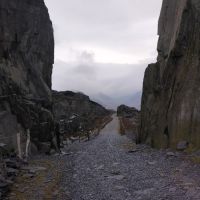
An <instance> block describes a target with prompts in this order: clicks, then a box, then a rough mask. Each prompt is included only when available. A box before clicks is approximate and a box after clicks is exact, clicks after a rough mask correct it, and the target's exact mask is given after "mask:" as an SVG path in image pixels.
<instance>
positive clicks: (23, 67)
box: [0, 0, 54, 146]
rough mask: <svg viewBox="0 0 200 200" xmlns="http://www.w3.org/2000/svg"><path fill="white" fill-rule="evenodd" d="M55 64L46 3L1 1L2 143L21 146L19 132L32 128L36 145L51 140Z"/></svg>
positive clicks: (0, 99)
mask: <svg viewBox="0 0 200 200" xmlns="http://www.w3.org/2000/svg"><path fill="white" fill-rule="evenodd" d="M53 62H54V37H53V28H52V23H51V21H50V18H49V14H48V10H47V8H46V6H45V4H44V1H43V0H34V1H33V0H18V1H16V0H9V1H8V0H1V1H0V140H1V142H3V143H6V144H9V145H10V146H16V141H17V139H16V133H17V132H21V133H26V130H28V129H29V130H30V134H31V140H33V141H35V143H36V144H38V143H39V142H46V141H50V140H51V139H52V135H51V133H50V132H51V131H50V130H51V125H50V124H51V122H52V120H53V117H52V114H51V101H52V97H51V74H52V65H53ZM45 123H46V124H45ZM22 135H23V134H22Z"/></svg>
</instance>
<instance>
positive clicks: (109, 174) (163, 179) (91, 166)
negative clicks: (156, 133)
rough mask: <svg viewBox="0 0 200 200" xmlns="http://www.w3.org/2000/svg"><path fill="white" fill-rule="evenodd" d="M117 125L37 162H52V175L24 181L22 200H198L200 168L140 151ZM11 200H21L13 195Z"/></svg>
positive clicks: (181, 158)
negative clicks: (59, 153) (56, 154)
mask: <svg viewBox="0 0 200 200" xmlns="http://www.w3.org/2000/svg"><path fill="white" fill-rule="evenodd" d="M118 126H119V123H118V118H117V117H116V116H114V117H113V120H112V121H111V122H110V123H109V124H108V125H107V126H106V127H105V128H104V129H103V130H102V131H101V133H100V134H99V136H97V137H96V138H93V139H92V140H90V141H88V142H81V143H74V144H73V145H71V146H69V147H68V148H67V149H65V152H67V153H66V154H63V155H62V156H50V157H40V158H37V162H38V165H41V164H42V163H44V160H46V161H48V163H50V164H48V165H47V166H49V167H50V170H47V172H46V173H44V172H43V173H44V174H43V175H42V176H43V177H42V178H41V176H40V183H41V184H39V183H38V182H37V184H35V185H34V179H36V178H37V177H36V178H33V179H32V180H30V182H31V185H30V184H29V183H28V182H26V190H25V191H21V197H20V198H21V199H20V200H23V199H29V200H32V199H33V200H35V199H37V200H40V199H59V200H62V199H63V200H65V199H66V200H68V199H72V200H134V199H136V200H137V199H142V200H147V199H148V200H154V199H155V200H158V199H163V200H164V199H169V200H173V199H176V200H179V199H180V200H186V199H188V200H189V199H190V200H192V199H200V180H199V179H198V176H197V175H199V174H200V166H199V164H194V163H192V162H191V161H190V160H189V157H188V156H187V155H185V154H183V153H177V152H176V153H172V152H169V151H167V150H160V151H158V150H153V149H151V148H149V147H147V146H144V145H137V146H136V145H135V143H134V142H133V141H132V140H131V139H129V138H127V137H126V136H122V135H120V134H119V133H118V132H119V127H118ZM21 187H23V183H18V188H21ZM15 190H19V189H16V188H15ZM33 191H34V192H33ZM19 193H20V192H19V191H18V193H17V194H19ZM22 197H23V198H22ZM10 199H17V196H16V193H15V192H12V195H10Z"/></svg>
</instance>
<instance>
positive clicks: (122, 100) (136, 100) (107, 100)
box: [93, 91, 142, 110]
mask: <svg viewBox="0 0 200 200" xmlns="http://www.w3.org/2000/svg"><path fill="white" fill-rule="evenodd" d="M141 96H142V91H139V92H136V93H134V94H133V95H125V96H121V97H116V98H113V97H110V96H108V95H105V94H102V93H99V94H98V95H95V96H94V97H93V99H94V101H96V102H99V103H100V104H102V105H103V106H105V107H106V108H111V109H115V110H116V109H117V107H118V106H119V105H121V104H125V105H128V106H130V107H135V108H137V109H139V110H140V106H141Z"/></svg>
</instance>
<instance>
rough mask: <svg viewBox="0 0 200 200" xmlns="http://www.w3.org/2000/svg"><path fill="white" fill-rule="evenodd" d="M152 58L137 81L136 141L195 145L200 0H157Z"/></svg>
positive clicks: (198, 134) (198, 144)
mask: <svg viewBox="0 0 200 200" xmlns="http://www.w3.org/2000/svg"><path fill="white" fill-rule="evenodd" d="M158 34H159V41H158V47H157V50H158V58H157V63H156V64H151V65H149V66H148V68H147V69H146V72H145V77H144V83H143V96H142V107H141V128H140V136H139V140H140V142H146V143H149V144H151V145H152V146H153V147H158V148H160V147H162V148H163V147H164V148H168V147H171V148H177V146H179V144H181V143H184V144H186V145H187V147H189V148H190V149H192V150H195V149H199V148H200V73H199V72H200V71H199V70H200V2H199V1H198V0H173V1H171V0H163V5H162V10H161V14H160V19H159V27H158Z"/></svg>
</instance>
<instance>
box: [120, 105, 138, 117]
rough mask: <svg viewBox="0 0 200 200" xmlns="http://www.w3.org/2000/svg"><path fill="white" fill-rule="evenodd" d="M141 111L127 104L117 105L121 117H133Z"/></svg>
mask: <svg viewBox="0 0 200 200" xmlns="http://www.w3.org/2000/svg"><path fill="white" fill-rule="evenodd" d="M139 113H140V112H139V110H137V109H136V108H134V107H129V106H126V105H120V106H118V107H117V116H120V117H127V118H132V117H136V116H138V114H139Z"/></svg>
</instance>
